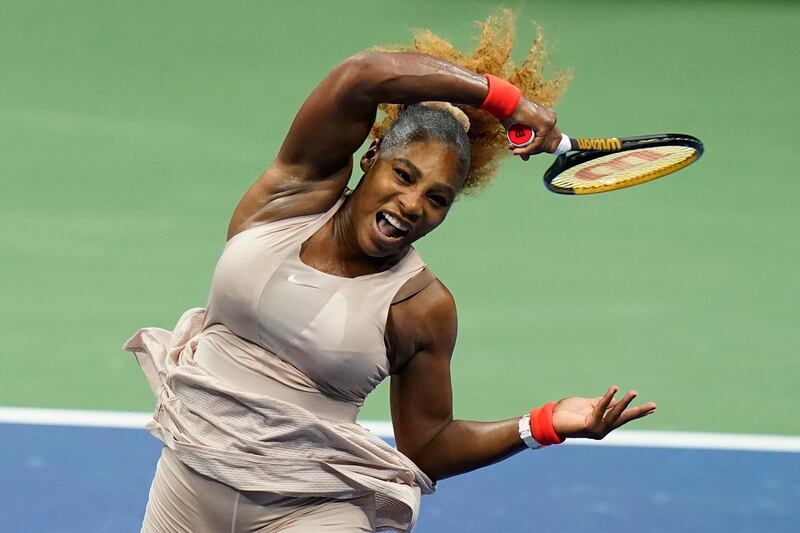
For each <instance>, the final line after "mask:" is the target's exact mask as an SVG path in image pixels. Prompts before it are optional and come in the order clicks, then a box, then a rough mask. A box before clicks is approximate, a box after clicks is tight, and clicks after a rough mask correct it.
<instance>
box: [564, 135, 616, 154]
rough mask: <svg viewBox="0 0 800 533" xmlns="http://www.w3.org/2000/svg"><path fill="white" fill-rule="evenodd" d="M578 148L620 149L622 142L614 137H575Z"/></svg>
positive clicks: (609, 150)
mask: <svg viewBox="0 0 800 533" xmlns="http://www.w3.org/2000/svg"><path fill="white" fill-rule="evenodd" d="M575 143H576V144H577V145H578V150H601V151H603V152H611V151H614V150H621V149H622V143H621V142H620V141H619V139H617V138H616V137H614V138H611V139H575Z"/></svg>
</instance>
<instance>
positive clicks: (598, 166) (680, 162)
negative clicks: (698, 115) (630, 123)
mask: <svg viewBox="0 0 800 533" xmlns="http://www.w3.org/2000/svg"><path fill="white" fill-rule="evenodd" d="M507 135H508V142H510V143H511V144H513V145H514V146H517V147H522V146H527V145H529V144H530V143H532V142H533V138H534V133H533V130H531V128H529V127H528V126H525V125H524V124H512V125H511V126H510V127H509V128H508V133H507ZM567 152H572V153H569V154H568V153H567ZM553 153H554V154H555V155H558V158H557V159H556V160H555V162H554V163H553V164H552V165H551V166H550V168H548V169H547V172H545V174H544V185H545V187H547V188H548V189H549V190H550V191H552V192H555V193H559V194H594V193H598V192H607V191H614V190H617V189H623V188H625V187H630V186H632V185H638V184H640V183H645V182H648V181H651V180H654V179H656V178H661V177H663V176H666V175H668V174H672V173H673V172H675V171H678V170H680V169H682V168H686V167H687V166H689V165H691V164H692V163H694V162H695V161H697V160H698V159H699V158H700V156H701V155H703V143H702V142H700V140H699V139H697V138H695V137H692V136H691V135H685V134H682V133H661V134H655V135H641V136H639V137H611V138H608V139H580V138H571V137H567V136H566V135H562V137H561V142H560V143H559V145H558V148H557V149H556V151H555V152H553Z"/></svg>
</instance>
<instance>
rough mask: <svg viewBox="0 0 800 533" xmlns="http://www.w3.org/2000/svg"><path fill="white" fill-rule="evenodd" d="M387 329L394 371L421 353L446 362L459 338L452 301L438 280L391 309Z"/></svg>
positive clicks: (456, 316) (447, 291) (454, 303)
mask: <svg viewBox="0 0 800 533" xmlns="http://www.w3.org/2000/svg"><path fill="white" fill-rule="evenodd" d="M389 326H390V328H391V338H392V339H393V340H394V353H393V356H394V357H393V359H394V362H395V364H394V365H393V366H394V367H395V369H396V370H397V369H400V368H401V367H403V366H404V365H405V364H406V363H407V362H408V361H410V360H411V359H412V358H413V357H414V356H415V355H416V354H419V353H422V352H425V353H427V354H431V355H436V356H442V357H446V358H447V359H449V358H450V357H451V356H452V353H453V349H454V347H455V343H456V336H457V334H458V315H457V312H456V302H455V298H453V295H452V293H451V292H450V291H449V290H448V288H447V287H446V286H445V285H444V284H443V283H442V282H441V281H439V280H438V279H437V280H435V281H434V282H433V283H431V284H430V285H428V286H427V287H426V288H425V289H423V290H421V291H420V292H418V293H417V294H415V295H414V296H413V297H411V298H409V299H408V300H405V301H403V302H400V303H399V304H397V305H394V306H392V308H391V312H390V316H389Z"/></svg>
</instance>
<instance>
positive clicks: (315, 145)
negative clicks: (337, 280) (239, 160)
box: [228, 52, 555, 238]
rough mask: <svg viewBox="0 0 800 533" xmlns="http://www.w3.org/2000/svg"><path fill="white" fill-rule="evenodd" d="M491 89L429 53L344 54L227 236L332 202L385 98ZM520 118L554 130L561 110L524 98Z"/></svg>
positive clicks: (469, 97)
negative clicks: (556, 110)
mask: <svg viewBox="0 0 800 533" xmlns="http://www.w3.org/2000/svg"><path fill="white" fill-rule="evenodd" d="M487 91H488V83H487V81H486V79H485V78H484V77H483V76H481V75H478V74H475V73H474V72H470V71H468V70H464V69H462V68H460V67H458V66H456V65H454V64H452V63H448V62H446V61H442V60H440V59H437V58H434V57H431V56H428V55H424V54H414V53H382V52H363V53H360V54H357V55H355V56H352V57H350V58H348V59H346V60H345V61H343V62H342V63H341V64H339V65H338V66H337V67H336V68H334V69H333V70H332V71H331V72H330V73H329V74H328V75H327V76H326V77H325V79H324V80H322V82H321V83H320V84H319V85H318V86H317V87H316V88H315V89H314V91H313V92H312V93H311V95H309V97H308V99H307V100H306V101H305V103H304V104H303V106H302V107H301V108H300V110H299V111H298V113H297V116H296V117H295V119H294V121H293V122H292V125H291V127H290V128H289V132H288V134H287V135H286V138H285V140H284V142H283V144H282V146H281V148H280V150H279V152H278V155H277V156H276V158H275V160H274V161H273V162H272V163H271V164H270V165H269V167H268V168H267V169H266V170H265V171H264V173H263V174H262V176H261V177H260V178H259V179H258V180H257V181H256V183H254V184H253V185H252V186H251V187H250V189H248V191H247V192H246V193H245V195H244V197H243V198H242V200H241V201H240V203H239V205H238V206H237V208H236V211H235V212H234V215H233V217H232V219H231V223H230V226H229V229H228V237H229V238H230V237H231V236H233V235H234V234H235V233H238V232H239V231H241V230H242V229H245V228H246V227H248V226H249V225H252V224H254V223H258V222H266V221H271V220H280V219H282V218H289V217H291V216H298V215H303V214H312V213H318V212H321V211H324V210H326V209H328V208H329V207H330V206H331V205H333V203H334V202H335V201H336V200H337V199H338V198H339V196H340V195H341V193H342V191H343V189H344V187H345V186H346V185H347V182H348V180H349V178H350V172H351V170H352V165H353V158H352V156H353V153H354V152H355V151H356V150H357V149H358V148H359V147H360V146H361V144H362V143H363V142H364V140H365V139H366V138H367V135H368V134H369V131H370V129H371V128H372V125H373V123H374V121H375V115H376V111H377V108H378V105H379V104H381V103H395V104H401V103H415V102H421V101H427V100H441V101H447V102H452V103H460V104H467V105H472V106H479V105H480V104H481V103H482V102H483V100H484V98H485V97H486V94H487ZM514 120H515V121H517V122H523V123H525V124H528V125H530V126H532V127H533V128H534V129H535V130H536V131H537V132H540V131H541V132H549V130H551V129H553V125H554V124H555V115H554V114H553V113H552V112H551V111H550V110H548V109H546V108H544V107H540V106H538V105H536V104H535V103H533V102H529V101H527V100H525V99H524V98H523V99H522V100H521V101H520V104H519V106H518V112H517V113H515V117H514ZM538 149H539V146H536V147H531V148H530V151H531V153H532V152H534V151H535V150H538Z"/></svg>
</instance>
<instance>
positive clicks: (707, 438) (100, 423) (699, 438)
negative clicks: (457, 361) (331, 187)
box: [0, 407, 800, 452]
mask: <svg viewBox="0 0 800 533" xmlns="http://www.w3.org/2000/svg"><path fill="white" fill-rule="evenodd" d="M151 416H152V415H151V414H150V413H136V412H130V411H80V410H73V409H40V408H32V407H0V423H5V424H33V425H44V426H79V427H102V428H128V429H142V428H144V425H145V424H146V423H147V421H148V420H150V419H151ZM358 423H359V424H361V425H362V426H364V427H365V428H367V429H368V430H370V431H371V432H373V433H375V434H376V435H378V436H380V437H382V438H393V432H392V423H391V422H385V421H380V420H359V421H358ZM567 444H571V445H576V446H587V445H589V446H635V447H643V448H689V449H707V450H744V451H762V452H800V437H797V436H788V435H748V434H737V433H690V432H683V431H635V430H620V431H616V432H614V433H612V434H610V435H609V436H608V437H606V438H605V439H603V440H602V441H592V440H585V439H575V440H569V441H567Z"/></svg>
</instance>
